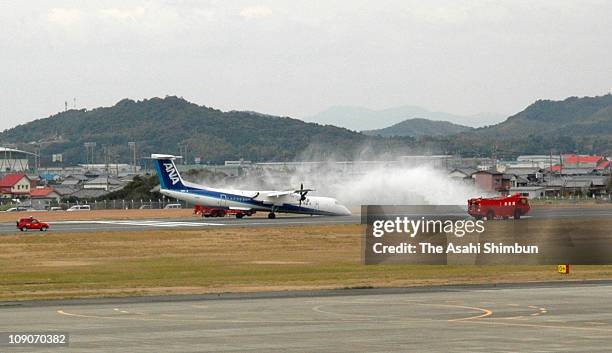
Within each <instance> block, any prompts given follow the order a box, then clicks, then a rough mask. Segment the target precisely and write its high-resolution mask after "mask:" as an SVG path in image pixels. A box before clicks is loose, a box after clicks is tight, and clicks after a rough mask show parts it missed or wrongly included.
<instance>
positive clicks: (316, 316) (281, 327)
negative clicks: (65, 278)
mask: <svg viewBox="0 0 612 353" xmlns="http://www.w3.org/2000/svg"><path fill="white" fill-rule="evenodd" d="M611 297H612V282H610V281H607V282H599V283H597V282H591V283H567V282H566V283H558V284H524V285H499V286H497V287H492V286H488V287H483V286H448V287H433V288H412V289H410V288H408V289H372V290H338V291H328V292H302V293H300V292H298V293H267V294H266V293H264V294H253V295H236V294H234V295H221V296H216V295H209V296H201V297H195V296H187V297H181V296H179V297H166V298H163V297H162V298H146V297H144V298H126V299H118V300H113V299H102V300H75V301H64V302H61V301H60V302H46V303H36V302H34V303H25V304H22V305H14V306H11V305H6V304H5V305H0V331H4V332H6V331H49V330H58V331H66V332H68V333H69V334H70V347H69V348H58V349H57V351H62V352H63V351H78V352H97V351H107V352H111V351H112V352H119V351H129V352H152V351H173V352H245V351H265V352H289V351H291V352H296V351H297V352H342V351H359V352H365V351H377V352H380V351H385V352H404V351H418V352H440V351H469V352H493V351H501V352H508V351H539V352H552V351H581V352H596V351H609V347H610V346H612V300H610V299H609V298H611ZM3 350H6V347H0V351H3ZM44 350H45V351H55V350H54V349H51V348H45V349H44ZM10 351H32V349H31V348H30V349H25V348H24V349H22V350H20V349H14V348H11V350H10Z"/></svg>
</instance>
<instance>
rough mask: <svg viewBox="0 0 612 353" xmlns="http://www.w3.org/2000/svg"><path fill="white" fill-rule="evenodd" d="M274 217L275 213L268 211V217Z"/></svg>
mask: <svg viewBox="0 0 612 353" xmlns="http://www.w3.org/2000/svg"><path fill="white" fill-rule="evenodd" d="M274 218H276V214H275V213H274V212H270V213H268V219H274Z"/></svg>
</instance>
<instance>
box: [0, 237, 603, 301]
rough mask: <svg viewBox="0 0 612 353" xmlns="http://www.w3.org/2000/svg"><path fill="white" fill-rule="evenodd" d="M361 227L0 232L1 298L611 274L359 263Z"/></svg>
mask: <svg viewBox="0 0 612 353" xmlns="http://www.w3.org/2000/svg"><path fill="white" fill-rule="evenodd" d="M360 234H361V226H359V225H334V226H309V227H289V228H279V227H274V228H255V229H247V228H225V229H220V228H214V229H207V230H185V231H177V230H172V231H169V230H160V231H147V232H107V233H82V234H81V233H64V234H61V233H52V232H51V233H47V234H45V235H44V236H40V235H38V234H37V235H33V234H26V235H21V234H19V235H11V236H2V237H0V268H1V269H2V270H1V272H0V273H1V276H0V300H2V301H6V300H26V299H42V298H70V297H90V296H128V295H157V294H180V293H211V292H213V293H214V292H245V291H262V290H266V291H269V290H290V289H328V288H348V287H372V286H413V285H428V284H447V283H490V282H518V281H540V280H545V281H549V280H550V281H558V280H577V279H603V278H612V266H576V267H574V268H573V273H572V274H570V275H560V274H557V273H556V272H555V267H554V266H511V267H507V266H506V267H503V266H481V267H476V266H414V265H377V266H364V265H361V263H360V253H361V243H360V241H361V239H360Z"/></svg>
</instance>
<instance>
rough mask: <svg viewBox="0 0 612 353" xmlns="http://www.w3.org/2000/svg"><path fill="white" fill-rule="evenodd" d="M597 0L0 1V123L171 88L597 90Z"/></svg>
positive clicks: (373, 103)
mask: <svg viewBox="0 0 612 353" xmlns="http://www.w3.org/2000/svg"><path fill="white" fill-rule="evenodd" d="M611 15H612V1H605V0H602V1H561V0H554V1H505V2H504V1H454V0H453V1H451V0H449V1H414V2H413V1H406V0H402V1H357V0H350V1H329V0H327V1H129V0H122V1H57V0H56V1H6V0H4V1H2V2H0V90H1V95H0V129H4V128H7V127H11V126H14V125H17V124H19V123H23V122H26V121H29V120H33V119H36V118H41V117H46V116H49V115H51V114H53V113H56V112H58V111H60V110H63V109H64V101H69V104H70V105H72V103H73V102H72V101H73V97H76V104H77V107H78V108H83V107H85V108H94V107H98V106H108V105H112V104H114V103H115V102H117V101H118V100H120V99H122V98H125V97H129V98H133V99H142V98H149V97H152V96H162V97H163V96H165V95H178V96H183V97H184V98H186V99H188V100H190V101H193V102H195V103H198V104H203V105H207V106H212V107H216V108H219V109H222V110H231V109H238V110H256V111H260V112H263V113H269V114H278V115H289V116H294V117H302V116H307V115H310V114H314V113H317V112H319V111H321V110H324V109H326V108H327V107H329V106H331V105H358V106H365V107H369V108H374V109H381V108H387V107H392V106H397V105H403V104H409V105H420V106H423V107H426V108H428V109H432V110H439V111H447V112H451V113H457V114H472V113H478V112H482V111H492V112H499V113H514V112H517V111H520V110H522V109H523V108H524V107H525V106H526V105H528V104H530V103H531V102H533V101H534V100H536V99H539V98H550V99H561V98H565V97H567V96H571V95H577V96H584V95H600V94H605V93H607V92H610V91H611V90H612V20H611Z"/></svg>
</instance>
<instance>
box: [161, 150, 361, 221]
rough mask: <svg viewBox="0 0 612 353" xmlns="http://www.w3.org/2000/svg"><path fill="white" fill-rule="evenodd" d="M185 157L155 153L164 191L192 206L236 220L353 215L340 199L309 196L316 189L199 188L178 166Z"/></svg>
mask: <svg viewBox="0 0 612 353" xmlns="http://www.w3.org/2000/svg"><path fill="white" fill-rule="evenodd" d="M177 158H181V157H178V156H173V155H168V154H152V155H151V159H152V160H153V161H154V164H155V168H156V170H157V176H158V177H159V184H160V192H161V193H162V194H163V195H166V196H168V197H170V198H174V199H178V200H184V201H187V202H189V203H192V204H196V205H200V206H204V207H210V208H222V209H230V210H237V211H244V212H237V213H236V217H237V218H242V217H243V216H244V215H245V214H250V212H251V211H264V212H269V213H268V218H270V219H274V218H276V213H277V212H281V213H296V214H307V215H326V216H349V215H350V214H351V211H349V210H348V208H346V207H345V206H344V205H341V204H340V203H339V202H338V201H337V200H336V199H333V198H331V197H321V196H308V197H307V196H306V195H307V194H308V192H310V191H314V190H312V189H304V185H303V184H302V185H301V186H300V189H297V190H280V191H247V190H231V189H218V188H213V187H209V186H205V185H198V184H195V183H191V182H188V181H185V180H183V178H181V175H180V174H179V172H178V169H177V168H176V165H175V164H174V160H175V159H177Z"/></svg>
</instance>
